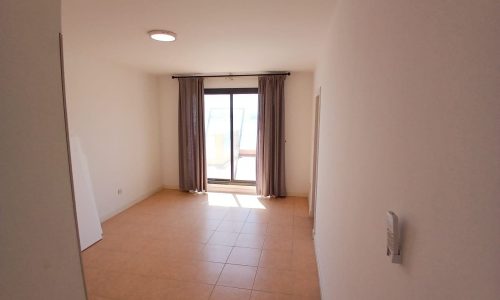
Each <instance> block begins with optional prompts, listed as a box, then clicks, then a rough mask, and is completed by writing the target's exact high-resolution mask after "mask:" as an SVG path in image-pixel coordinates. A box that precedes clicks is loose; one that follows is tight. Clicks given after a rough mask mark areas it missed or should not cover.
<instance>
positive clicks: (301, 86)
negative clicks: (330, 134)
mask: <svg viewBox="0 0 500 300" xmlns="http://www.w3.org/2000/svg"><path fill="white" fill-rule="evenodd" d="M159 81H160V82H159V84H160V102H161V104H160V105H161V123H162V125H161V128H162V131H161V144H162V168H163V185H164V186H165V187H167V188H173V189H176V188H178V185H179V175H178V172H179V168H178V164H179V156H178V148H177V147H178V138H177V128H178V127H177V126H178V125H177V122H178V119H177V114H178V112H177V109H178V104H177V102H178V83H177V80H174V79H171V76H162V77H160V79H159ZM257 86H258V84H257V78H256V77H234V78H232V79H227V78H207V79H205V88H238V87H240V88H242V87H257ZM312 93H313V74H312V73H309V72H296V73H292V75H291V76H289V77H288V78H287V79H286V82H285V97H286V104H285V109H286V111H285V114H286V117H285V120H286V124H285V131H286V139H287V143H286V166H285V167H286V170H287V171H286V173H287V178H286V183H287V189H288V194H289V195H291V196H307V195H308V192H309V168H310V155H311V145H310V139H311V126H312V104H313V100H312Z"/></svg>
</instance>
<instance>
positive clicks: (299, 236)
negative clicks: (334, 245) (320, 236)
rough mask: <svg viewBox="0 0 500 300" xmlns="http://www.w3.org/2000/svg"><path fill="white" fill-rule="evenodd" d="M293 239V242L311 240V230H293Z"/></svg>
mask: <svg viewBox="0 0 500 300" xmlns="http://www.w3.org/2000/svg"><path fill="white" fill-rule="evenodd" d="M293 238H294V239H295V240H312V239H313V233H312V228H302V227H298V228H293Z"/></svg>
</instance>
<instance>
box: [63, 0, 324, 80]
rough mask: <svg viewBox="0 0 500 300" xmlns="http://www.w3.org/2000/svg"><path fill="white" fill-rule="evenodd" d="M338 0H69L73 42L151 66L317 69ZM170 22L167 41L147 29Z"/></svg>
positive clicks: (66, 26) (66, 29) (67, 26)
mask: <svg viewBox="0 0 500 300" xmlns="http://www.w3.org/2000/svg"><path fill="white" fill-rule="evenodd" d="M333 2H334V0H142V1H141V0H63V11H62V14H63V34H64V40H65V44H69V46H70V47H69V48H72V49H76V48H78V50H79V51H82V52H85V53H88V54H90V55H94V56H100V57H104V58H106V59H109V60H113V61H115V62H119V63H123V64H127V65H130V66H133V67H136V68H140V69H142V70H144V71H147V72H151V73H191V72H203V73H206V72H253V71H272V70H289V71H305V70H313V69H314V65H315V62H316V58H317V54H318V52H319V51H318V50H319V48H320V46H321V45H322V42H323V38H324V36H325V34H326V30H327V25H328V22H329V19H330V16H331V14H332V10H333ZM152 29H166V30H172V31H174V32H176V33H177V41H175V42H173V43H160V42H156V41H153V40H151V39H149V37H148V35H147V31H149V30H152Z"/></svg>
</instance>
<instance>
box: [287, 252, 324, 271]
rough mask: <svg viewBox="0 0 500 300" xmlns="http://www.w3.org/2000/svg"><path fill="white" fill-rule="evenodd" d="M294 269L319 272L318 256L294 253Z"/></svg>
mask: <svg viewBox="0 0 500 300" xmlns="http://www.w3.org/2000/svg"><path fill="white" fill-rule="evenodd" d="M292 269H293V270H294V271H297V272H305V273H313V274H316V273H317V272H318V266H317V264H316V258H315V257H314V256H308V255H300V254H295V253H294V254H293V256H292Z"/></svg>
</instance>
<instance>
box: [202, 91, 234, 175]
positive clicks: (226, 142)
mask: <svg viewBox="0 0 500 300" xmlns="http://www.w3.org/2000/svg"><path fill="white" fill-rule="evenodd" d="M230 124H231V97H230V95H229V94H220V95H207V94H206V95H205V139H206V155H207V177H208V178H210V179H222V180H228V181H229V180H231V128H230V126H229V125H230Z"/></svg>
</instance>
